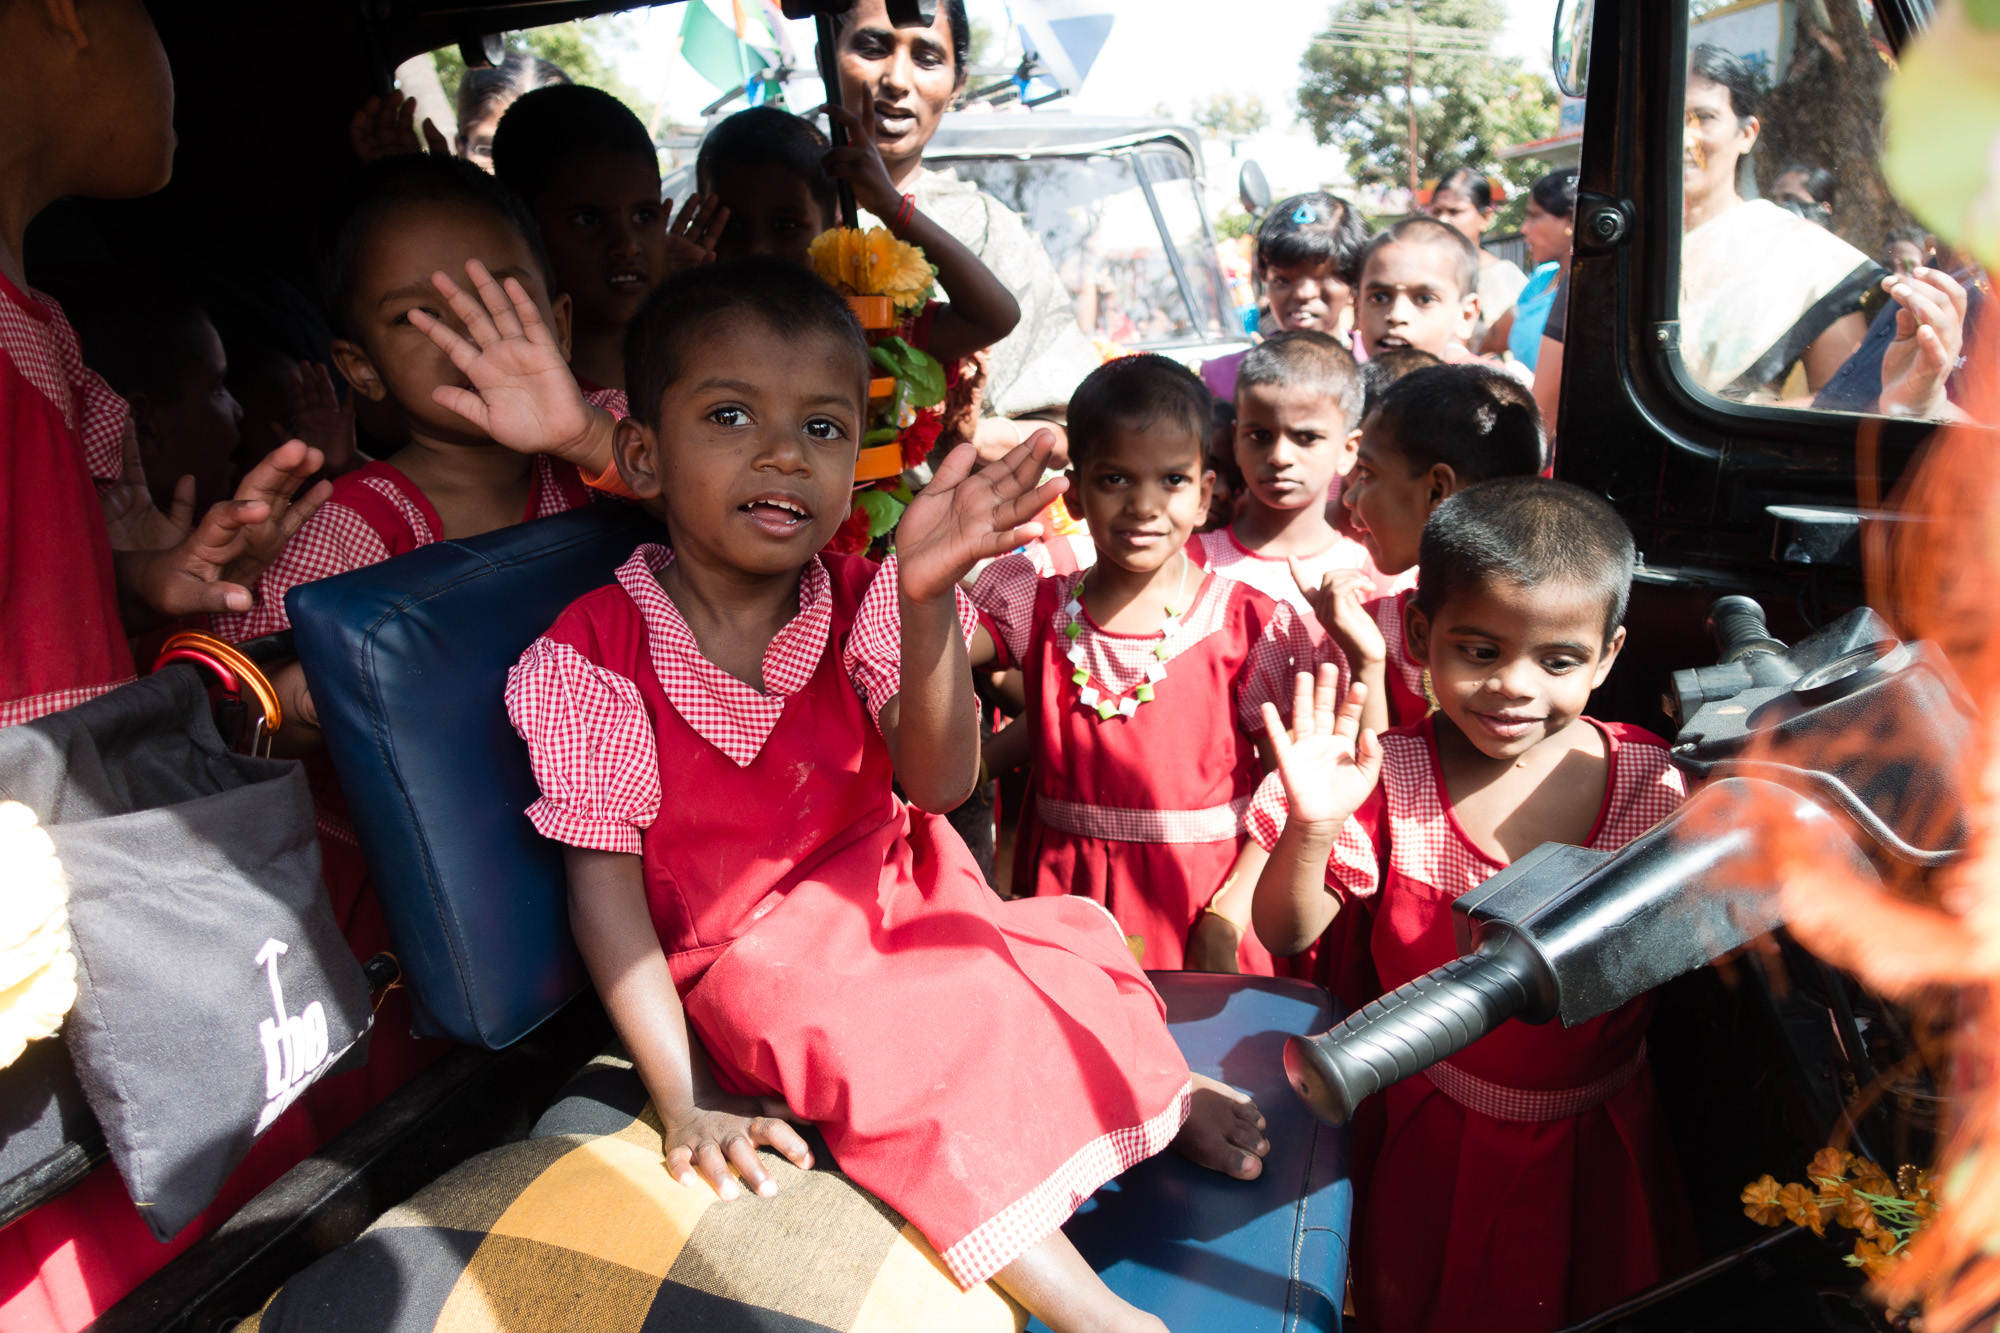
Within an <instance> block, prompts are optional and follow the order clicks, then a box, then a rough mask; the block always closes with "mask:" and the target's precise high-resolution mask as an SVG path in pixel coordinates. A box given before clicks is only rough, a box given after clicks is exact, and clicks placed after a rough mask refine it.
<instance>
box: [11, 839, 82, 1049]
mask: <svg viewBox="0 0 2000 1333" xmlns="http://www.w3.org/2000/svg"><path fill="white" fill-rule="evenodd" d="M68 904H69V891H68V889H67V888H66V887H65V884H64V880H63V871H62V862H60V861H58V860H57V859H56V849H55V844H54V843H53V842H51V841H50V840H49V835H48V832H47V831H46V830H44V829H43V828H41V827H40V825H38V824H37V823H36V821H35V814H34V811H32V810H30V809H28V807H27V806H25V805H22V804H20V803H19V802H17V801H7V802H0V1068H4V1067H5V1066H7V1065H10V1064H12V1063H14V1061H15V1060H17V1059H19V1058H20V1056H21V1052H22V1051H23V1050H25V1049H26V1048H27V1044H28V1043H29V1042H31V1041H34V1040H36V1039H37V1038H40V1037H48V1036H52V1035H54V1034H55V1032H56V1031H57V1029H59V1028H60V1027H61V1026H62V1020H63V1015H64V1014H67V1013H68V1012H69V1009H70V1006H71V1005H73V1004H75V1003H76V957H75V955H74V954H72V953H71V952H70V938H69V906H68Z"/></svg>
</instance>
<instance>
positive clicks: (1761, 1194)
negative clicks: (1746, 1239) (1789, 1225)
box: [1742, 1175, 1785, 1227]
mask: <svg viewBox="0 0 2000 1333" xmlns="http://www.w3.org/2000/svg"><path fill="white" fill-rule="evenodd" d="M1742 1198H1743V1215H1744V1216H1745V1217H1747V1218H1749V1219H1750V1220H1751V1221H1752V1222H1755V1223H1756V1224H1757V1225H1758V1226H1760V1227H1774V1226H1777V1225H1779V1224H1780V1223H1782V1222H1783V1221H1784V1220H1785V1210H1784V1207H1783V1206H1782V1205H1780V1204H1779V1202H1778V1182H1777V1181H1775V1180H1773V1179H1772V1178H1771V1177H1770V1176H1768V1175H1764V1176H1759V1177H1757V1178H1756V1179H1755V1180H1753V1181H1751V1182H1750V1183H1749V1184H1748V1185H1745V1186H1744V1187H1743V1194H1742Z"/></svg>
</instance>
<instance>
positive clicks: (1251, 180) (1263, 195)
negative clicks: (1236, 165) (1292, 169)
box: [1236, 158, 1271, 218]
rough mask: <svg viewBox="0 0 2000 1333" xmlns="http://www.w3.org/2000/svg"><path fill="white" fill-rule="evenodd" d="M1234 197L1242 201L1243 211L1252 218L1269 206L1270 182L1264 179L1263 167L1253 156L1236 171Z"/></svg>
mask: <svg viewBox="0 0 2000 1333" xmlns="http://www.w3.org/2000/svg"><path fill="white" fill-rule="evenodd" d="M1236 197H1237V198H1238V199H1240V200H1242V201H1243V211H1244V212H1246V213H1248V214H1249V215H1250V216H1251V217H1253V218H1254V217H1257V216H1258V215H1260V214H1262V213H1263V211H1264V210H1265V209H1267V208H1269V207H1270V206H1271V182H1269V181H1267V180H1265V179H1264V168H1262V167H1260V166H1258V165H1257V163H1256V160H1255V159H1254V158H1253V159H1252V160H1250V161H1248V162H1245V163H1244V164H1243V169H1242V170H1241V171H1239V172H1237V173H1236Z"/></svg>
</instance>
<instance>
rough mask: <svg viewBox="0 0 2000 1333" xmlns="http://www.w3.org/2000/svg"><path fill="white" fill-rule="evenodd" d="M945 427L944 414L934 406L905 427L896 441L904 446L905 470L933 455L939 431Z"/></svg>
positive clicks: (920, 413) (922, 412) (919, 414)
mask: <svg viewBox="0 0 2000 1333" xmlns="http://www.w3.org/2000/svg"><path fill="white" fill-rule="evenodd" d="M943 429H944V414H943V413H942V412H939V411H938V410H937V409H936V408H934V407H927V408H925V409H924V410H923V411H921V412H919V413H917V419H916V420H915V421H912V422H911V423H910V424H909V425H908V426H906V427H904V428H903V433H902V434H901V435H898V436H897V437H896V442H897V443H898V444H900V445H902V446H903V470H904V471H905V472H907V471H909V470H910V469H911V468H913V467H915V466H916V465H917V464H919V463H921V462H923V461H924V460H925V459H926V458H929V457H930V456H931V448H932V446H934V445H935V444H937V438H938V432H940V431H942V430H943Z"/></svg>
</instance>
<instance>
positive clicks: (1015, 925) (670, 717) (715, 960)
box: [507, 546, 1191, 1286]
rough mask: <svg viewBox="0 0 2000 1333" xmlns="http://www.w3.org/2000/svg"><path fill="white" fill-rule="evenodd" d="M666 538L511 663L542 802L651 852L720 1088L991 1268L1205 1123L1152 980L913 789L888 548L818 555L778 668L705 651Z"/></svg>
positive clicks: (1067, 901) (971, 1276)
mask: <svg viewBox="0 0 2000 1333" xmlns="http://www.w3.org/2000/svg"><path fill="white" fill-rule="evenodd" d="M672 559H673V555H672V553H671V552H669V551H667V550H666V549H665V548H663V547H658V546H644V547H641V548H640V549H639V551H638V553H637V554H635V555H634V556H633V557H632V559H631V560H630V561H628V562H627V563H626V564H625V565H624V566H623V567H622V568H621V569H620V570H619V571H618V578H617V583H616V584H615V585H613V586H610V587H606V588H602V589H599V590H598V591H596V592H593V593H591V594H589V595H588V596H586V597H583V598H581V599H579V600H578V601H576V602H575V603H572V604H571V606H570V608H569V609H568V610H567V611H565V612H564V613H563V615H562V617H561V618H560V619H558V620H557V621H556V623H555V625H554V626H553V627H552V628H551V629H550V630H549V632H548V633H547V634H546V635H545V636H543V637H542V638H541V639H539V640H537V641H536V642H535V643H534V644H533V645H532V646H531V647H530V648H529V649H528V651H527V653H526V654H524V655H523V657H522V658H521V661H520V663H519V664H518V665H517V666H516V667H515V668H514V671H513V672H512V674H511V675H510V676H509V679H508V689H507V706H508V711H509V714H510V715H511V716H512V718H513V720H514V725H515V727H516V729H518V730H519V731H520V733H521V735H522V736H523V737H524V738H525V739H526V740H527V742H528V753H529V756H530V758H531V760H532V761H533V764H534V769H535V776H536V778H537V780H538V781H539V783H540V785H541V790H542V795H541V798H540V799H539V800H537V801H536V802H535V803H534V805H533V806H531V807H530V808H529V810H528V816H529V818H530V819H532V820H533V821H534V823H535V826H536V827H537V828H538V829H540V830H541V831H542V832H543V833H544V834H545V835H547V836H548V837H551V838H554V839H556V840H558V841H560V842H564V843H567V844H569V845H571V846H575V847H587V848H595V849H598V850H601V851H611V852H627V853H634V854H637V855H638V856H639V857H641V859H642V865H643V874H644V880H645V887H646V897H647V903H648V906H649V908H650V910H651V913H652V919H653V926H654V929H655V931H656V932H657V933H658V935H659V938H660V945H661V948H662V949H663V950H664V952H665V953H666V957H667V964H668V968H669V970H670V971H671V973H672V975H673V978H674V984H675V986H676V988H677V989H678V990H679V992H680V994H681V999H682V1002H683V1004H684V1005H685V1006H686V1012H687V1018H688V1023H689V1025H690V1027H691V1028H692V1029H693V1031H694V1032H695V1034H696V1035H697V1036H698V1037H699V1038H700V1039H701V1042H702V1045H703V1047H704V1048H705V1049H706V1050H707V1053H708V1056H709V1059H710V1063H711V1065H712V1066H713V1068H714V1070H715V1073H716V1077H717V1079H718V1081H719V1082H720V1083H721V1084H722V1085H723V1086H724V1088H725V1089H727V1090H728V1091H731V1092H734V1093H739V1094H755V1095H765V1096H777V1097H782V1098H783V1099H784V1100H785V1102H786V1104H787V1105H789V1106H790V1107H791V1108H792V1109H793V1111H795V1112H796V1113H797V1114H799V1115H800V1116H802V1117H803V1118H805V1119H807V1120H810V1121H812V1122H814V1123H815V1124H817V1125H818V1126H819V1128H820V1130H821V1131H822V1132H823V1133H824V1135H825V1136H826V1142H827V1146H828V1148H829V1149H831V1151H832V1153H833V1156H834V1158H835V1159H836V1160H837V1161H838V1163H839V1165H840V1168H841V1169H842V1170H843V1171H845V1172H846V1173H847V1174H848V1175H849V1176H851V1177H853V1178H854V1179H855V1180H856V1181H857V1182H859V1183H860V1184H861V1185H862V1186H863V1187H864V1188H866V1189H868V1190H869V1191H871V1192H872V1193H874V1194H875V1195H877V1196H878V1197H879V1198H881V1199H882V1200H883V1202H885V1203H887V1204H888V1205H889V1206H890V1207H892V1208H894V1209H895V1210H896V1211H897V1212H899V1213H901V1214H902V1215H903V1216H904V1217H906V1218H907V1219H908V1220H909V1221H910V1222H911V1223H913V1224H914V1225H915V1226H916V1227H917V1229H918V1230H919V1231H921V1232H922V1233H923V1234H924V1236H925V1238H926V1239H927V1240H929V1241H930V1243H931V1245H932V1246H933V1247H934V1248H935V1249H936V1250H937V1252H938V1254H939V1256H940V1257H941V1258H942V1259H943V1261H944V1264H945V1266H946V1268H947V1269H948V1270H949V1271H950V1273H951V1275H952V1276H953V1277H954V1278H955V1279H957V1281H958V1282H959V1283H961V1284H962V1285H965V1286H971V1285H973V1284H974V1283H977V1282H981V1281H984V1280H985V1279H986V1278H988V1277H991V1276H992V1275H993V1274H994V1273H996V1272H998V1271H999V1270H1000V1269H1002V1268H1004V1267H1006V1266H1007V1265H1008V1264H1009V1263H1012V1262H1013V1261H1014V1260H1015V1259H1017V1258H1019V1257H1020V1256H1021V1255H1022V1254H1023V1253H1024V1252H1026V1251H1027V1250H1028V1249H1029V1248H1031V1247H1032V1246H1034V1245H1036V1244H1037V1243H1039V1242H1040V1241H1041V1240H1043V1239H1044V1238H1045V1237H1047V1236H1048V1235H1049V1234H1050V1233H1051V1232H1053V1231H1054V1230H1055V1229H1056V1228H1057V1227H1058V1226H1060V1225H1061V1224H1062V1223H1063V1221H1064V1220H1065V1219H1066V1218H1068V1217H1069V1215H1070V1213H1072V1212H1073V1211H1075V1209H1076V1207H1077V1206H1078V1205H1079V1204H1080V1203H1082V1202H1083V1200H1084V1199H1086V1198H1088V1197H1089V1196H1090V1195H1091V1193H1092V1192H1093V1191H1094V1190H1096V1188H1097V1187H1098V1186H1099V1185H1101V1184H1103V1183H1104V1182H1105V1181H1106V1180H1109V1179H1110V1178H1111V1177H1112V1176H1114V1175H1116V1174H1118V1173H1119V1172H1120V1171H1123V1170H1125V1169H1126V1168H1127V1167H1129V1166H1131V1165H1133V1164H1134V1163H1136V1162H1139V1161H1141V1160H1143V1159H1144V1158H1146V1157H1149V1156H1151V1155H1152V1154H1154V1153H1156V1152H1158V1151H1160V1149H1162V1148H1164V1147H1165V1146H1166V1145H1167V1144H1168V1143H1169V1142H1170V1141H1171V1140H1172V1139H1173V1136H1174V1135H1175V1134H1176V1133H1177V1132H1178V1131H1179V1128H1180V1126H1181V1124H1182V1122H1183V1121H1184V1120H1185V1119H1186V1118H1187V1114H1188V1107H1189V1098H1190V1095H1191V1093H1190V1087H1191V1085H1190V1082H1189V1075H1188V1069H1187V1063H1186V1061H1185V1060H1183V1059H1182V1058H1181V1055H1180V1051H1179V1049H1178V1048H1177V1047H1176V1046H1175V1045H1174V1043H1173V1039H1172V1037H1171V1036H1170V1035H1169V1034H1168V1032H1167V1028H1166V1021H1165V1011H1164V1008H1163V1006H1162V1005H1161V1002H1160V998H1159V995H1158V993H1157V992H1155V991H1154V990H1153V988H1152V986H1151V984H1150V983H1148V982H1147V980H1146V978H1145V975H1144V973H1142V972H1141V971H1140V970H1139V968H1138V966H1137V964H1136V963H1134V961H1133V959H1132V956H1131V954H1130V952H1129V951H1128V950H1127V949H1126V947H1125V942H1124V941H1123V939H1121V938H1120V936H1119V932H1118V931H1117V929H1116V928H1115V927H1114V925H1113V923H1112V921H1111V920H1110V918H1109V917H1107V916H1106V914H1105V913H1104V912H1103V911H1102V910H1101V909H1100V908H1098V907H1096V906H1094V905H1092V904H1090V903H1088V902H1083V901H1079V900H1076V899H1071V898H1060V899H1050V900H1043V901H1036V902H1023V903H1005V902H1002V901H1000V900H999V899H998V898H996V897H995V896H994V894H993V892H992V890H991V889H989V888H988V887H987V886H986V882H985V880H984V878H983V877H982V876H981V874H980V872H979V868H978V866H977V865H976V864H975V863H974V861H973V860H972V857H971V854H970V853H969V852H967V850H966V848H965V844H964V842H963V841H962V840H961V839H960V838H959V837H958V835H957V834H956V833H954V832H953V831H952V830H951V827H950V825H949V824H947V823H946V822H945V820H944V819H943V818H942V817H941V816H936V815H928V814H924V813H922V812H920V811H918V810H915V809H913V808H912V807H910V806H908V805H906V804H904V803H903V801H902V800H900V799H899V798H898V797H897V796H896V794H895V792H894V790H893V788H892V786H891V781H892V778H893V776H894V774H893V771H892V768H891V764H890V759H889V752H888V748H887V746H885V745H884V744H883V742H882V737H881V733H880V731H879V729H878V728H879V723H878V720H877V719H878V715H879V714H880V712H881V709H882V707H883V706H884V705H885V704H887V703H888V701H889V700H890V699H892V698H894V697H895V695H896V694H897V692H898V691H899V690H900V688H901V647H900V618H899V617H900V613H899V610H898V606H897V597H896V579H895V574H894V569H893V561H892V563H891V564H888V565H884V566H883V567H881V569H880V570H879V571H878V569H877V567H876V566H875V565H874V564H873V563H871V562H870V561H868V560H865V559H861V558H858V557H844V556H821V557H817V558H815V559H814V560H813V561H812V563H810V564H809V565H807V566H806V568H805V570H804V571H803V575H802V578H801V582H800V587H799V610H798V614H797V616H796V617H795V618H794V619H793V620H792V621H791V622H790V623H789V624H788V625H787V626H786V627H785V628H784V629H782V630H780V631H779V632H778V634H777V635H776V636H775V637H774V638H773V639H772V641H771V643H770V646H769V647H768V648H767V649H766V650H765V654H764V661H763V671H762V678H763V683H764V687H765V688H764V690H762V691H759V690H757V689H754V688H752V687H751V686H749V685H746V684H744V683H743V682H742V681H740V680H737V679H735V678H734V677H732V676H730V675H728V674H726V673H725V672H723V671H722V670H721V669H720V668H719V667H717V666H715V665H714V664H713V663H711V662H710V661H708V659H707V658H705V657H704V656H703V655H702V652H701V648H700V646H699V644H697V643H696V641H695V638H694V635H693V633H692V632H691V631H690V630H689V628H688V626H687V622H686V621H685V620H684V619H683V618H682V617H681V614H680V611H679V609H678V608H677V607H675V605H674V604H673V601H672V600H671V599H670V598H669V597H668V596H667V595H666V594H665V592H663V591H662V590H661V588H660V586H659V580H658V574H659V571H661V570H663V569H664V568H666V566H667V564H668V563H669V562H670V561H671V560H672ZM975 624H976V620H975V617H974V613H973V612H972V610H971V607H970V604H969V603H966V602H964V601H963V600H962V599H961V603H960V625H961V628H962V629H963V630H964V631H965V632H966V633H967V635H968V637H969V636H970V634H971V631H972V629H973V628H974V626H975Z"/></svg>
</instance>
